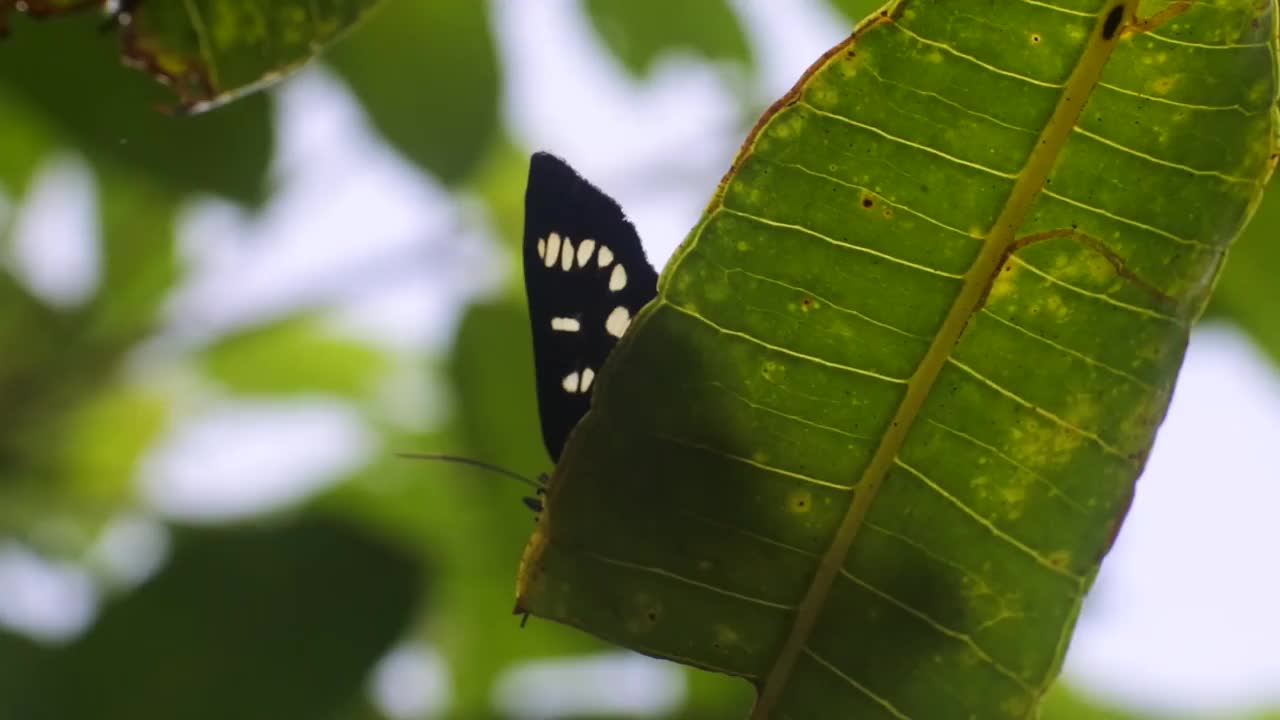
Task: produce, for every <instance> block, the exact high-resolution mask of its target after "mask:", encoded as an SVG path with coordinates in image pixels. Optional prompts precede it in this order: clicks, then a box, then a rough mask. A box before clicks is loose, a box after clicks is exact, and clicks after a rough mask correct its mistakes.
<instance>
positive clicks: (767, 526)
mask: <svg viewBox="0 0 1280 720" xmlns="http://www.w3.org/2000/svg"><path fill="white" fill-rule="evenodd" d="M1138 4H1139V3H1138V2H1137V0H1058V2H1047V1H1046V2H1040V1H1037V2H1019V3H1013V2H1000V3H989V4H982V5H981V6H979V5H978V4H977V3H955V2H941V1H935V2H922V1H916V2H908V1H901V0H900V1H899V2H896V3H893V4H891V5H890V6H889V7H887V8H886V10H885V11H884V12H882V13H881V14H879V15H877V16H874V17H873V18H871V19H870V20H868V21H866V22H865V23H863V24H862V25H861V26H860V27H859V30H858V32H857V33H856V34H855V35H854V36H853V37H852V38H850V39H849V40H847V41H845V42H844V43H842V44H840V45H839V46H837V47H836V48H833V49H832V50H831V51H830V52H829V53H828V54H827V55H825V56H824V57H822V58H821V59H820V60H819V61H818V62H817V63H816V64H815V65H814V66H813V67H812V68H811V69H810V71H809V72H808V73H806V75H805V76H804V77H803V78H802V79H801V81H800V82H799V84H798V85H797V86H796V87H795V89H794V90H793V91H792V92H791V93H789V94H788V95H787V96H786V97H784V98H783V99H782V100H781V101H780V102H778V103H777V104H775V106H774V107H773V108H772V109H771V110H770V111H769V112H768V113H766V115H765V117H764V118H763V119H762V120H761V122H760V124H759V125H758V126H757V128H756V130H755V131H754V132H753V133H752V135H751V136H750V137H749V138H748V141H747V143H746V144H745V146H744V147H743V149H742V151H741V153H740V154H739V156H738V157H737V159H736V160H735V162H734V164H733V167H732V169H731V171H730V173H729V175H728V176H727V177H726V179H725V181H724V182H723V184H722V185H721V187H720V189H719V190H718V191H717V193H716V195H715V196H714V198H713V200H712V202H711V205H710V207H709V208H708V210H707V213H706V215H705V216H704V217H703V219H702V221H701V222H700V223H699V224H698V226H697V227H695V228H694V230H693V232H692V233H691V234H690V236H689V237H688V239H686V241H685V242H684V244H683V245H682V246H681V248H680V249H679V250H678V251H677V253H676V256H675V258H674V259H673V260H672V262H671V263H670V265H668V267H667V268H666V270H665V272H664V273H663V277H662V280H661V282H660V288H659V296H658V298H657V299H656V300H655V301H654V302H653V303H651V304H650V305H649V306H648V307H647V308H646V309H645V310H644V311H642V313H641V314H640V315H639V316H638V317H637V318H636V320H635V322H634V323H633V324H632V327H631V329H630V331H629V332H628V334H627V335H626V336H625V337H624V338H623V340H622V341H621V343H620V344H619V346H618V348H617V350H616V351H615V352H614V354H613V356H612V357H611V358H610V360H609V363H608V364H607V365H606V367H605V368H604V369H603V371H602V372H601V373H600V374H599V376H598V380H597V386H596V390H595V392H596V395H595V399H594V404H593V407H592V409H591V411H590V412H589V413H588V414H587V416H586V417H585V418H584V419H583V420H582V422H581V423H580V424H579V426H578V427H577V429H576V430H575V431H574V433H573V435H572V436H571V437H570V439H569V442H568V444H567V446H566V448H565V451H564V454H563V456H562V458H561V462H560V464H559V465H558V466H557V467H556V470H555V473H554V475H553V477H552V480H551V490H550V497H549V498H548V501H547V510H546V512H545V513H544V514H543V516H542V521H541V523H540V524H539V527H538V528H537V530H536V532H535V534H534V537H533V538H532V540H531V541H530V545H529V547H528V549H527V551H526V555H525V561H524V564H523V566H522V570H521V573H520V579H519V588H518V596H519V602H520V604H521V606H522V607H523V608H525V609H528V610H530V611H532V612H533V613H535V614H538V615H542V616H544V617H548V618H552V619H555V620H558V621H561V622H564V623H568V624H570V625H574V626H577V627H580V628H583V629H586V630H589V631H590V632H593V633H595V634H598V635H601V636H603V637H605V638H608V639H612V640H615V641H617V642H620V643H623V644H626V645H628V646H630V647H633V648H636V649H638V650H641V651H643V652H646V653H650V654H654V655H658V656H662V657H668V658H672V659H677V660H680V661H683V662H686V663H690V664H694V665H697V666H701V667H704V668H709V669H713V670H719V671H722V672H726V673H731V674H735V675H739V676H742V677H744V678H746V679H747V680H749V681H750V682H751V683H753V684H754V685H756V686H757V687H758V689H759V697H758V699H757V703H756V707H755V709H754V710H753V715H752V717H753V718H760V719H762V718H792V719H793V720H799V719H801V718H828V717H857V718H907V717H915V718H923V717H927V718H931V719H932V718H971V717H980V718H1024V717H1028V716H1031V715H1032V714H1033V713H1034V712H1035V710H1036V706H1037V704H1038V702H1039V698H1040V697H1041V696H1042V694H1043V693H1044V692H1045V690H1046V689H1047V688H1048V687H1049V685H1050V683H1051V682H1052V680H1053V678H1054V677H1055V675H1056V674H1057V672H1058V667H1059V664H1060V662H1061V658H1062V654H1063V652H1064V651H1065V649H1066V646H1067V643H1068V640H1069V638H1070V634H1071V629H1072V627H1073V625H1074V622H1075V618H1076V614H1077V612H1078V609H1079V606H1080V602H1081V599H1082V598H1083V596H1084V594H1085V592H1086V591H1087V590H1088V588H1089V585H1090V583H1091V581H1092V579H1093V577H1094V575H1095V573H1096V572H1097V568H1098V564H1099V562H1100V561H1101V558H1102V556H1103V555H1104V554H1105V553H1106V551H1107V549H1108V548H1109V547H1110V544H1111V541H1112V539H1113V538H1114V537H1115V533H1116V531H1117V529H1118V527H1119V524H1120V522H1121V521H1122V519H1123V516H1124V513H1125V510H1126V509H1127V507H1128V504H1129V501H1130V498H1131V496H1132V492H1133V484H1134V482H1135V480H1136V478H1137V476H1138V474H1139V473H1140V471H1141V469H1142V467H1143V464H1144V462H1145V459H1146V456H1147V453H1148V451H1149V449H1150V446H1151V442H1152V439H1153V437H1154V434H1155V431H1156V427H1157V426H1158V424H1159V422H1160V420H1161V419H1162V417H1163V415H1164V412H1165V409H1166V407H1167V403H1168V400H1169V396H1170V393H1171V391H1172V388H1173V383H1174V376H1175V374H1176V372H1177V368H1178V367H1179V364H1180V362H1181V359H1182V355H1183V352H1184V349H1185V345H1186V341H1187V332H1188V328H1189V326H1190V325H1191V323H1192V322H1193V320H1194V319H1195V318H1196V317H1197V316H1198V314H1199V313H1200V311H1201V309H1202V308H1203V306H1204V304H1205V302H1206V301H1207V298H1208V295H1209V293H1210V290H1211V289H1212V285H1213V281H1214V278H1215V276H1216V274H1217V272H1218V269H1219V267H1220V266H1221V263H1222V259H1223V257H1224V255H1225V252H1226V248H1227V246H1228V245H1229V244H1230V242H1231V241H1232V239H1233V238H1234V237H1235V236H1236V235H1237V234H1238V233H1239V231H1240V229H1241V227H1242V226H1243V224H1244V223H1245V222H1246V220H1247V218H1248V216H1249V214H1250V212H1251V210H1252V208H1253V207H1255V206H1256V203H1257V202H1258V200H1259V198H1260V197H1261V193H1262V188H1263V185H1264V183H1265V180H1266V178H1267V177H1268V176H1269V174H1270V171H1271V169H1272V164H1273V163H1274V158H1273V153H1274V152H1275V147H1276V135H1277V125H1278V124H1280V122H1278V121H1277V116H1276V115H1277V114H1276V111H1275V109H1274V107H1273V105H1274V103H1275V100H1276V81H1275V78H1276V75H1277V72H1276V48H1275V44H1276V37H1277V25H1276V22H1277V20H1276V14H1277V11H1276V4H1275V2H1274V0H1273V1H1272V2H1266V3H1258V2H1256V0H1222V1H1221V2H1215V3H1195V4H1189V5H1187V4H1177V5H1176V6H1170V7H1171V8H1172V9H1173V10H1174V12H1170V13H1166V14H1165V15H1162V16H1160V18H1159V19H1160V20H1162V22H1153V23H1149V24H1148V23H1144V22H1140V21H1139V20H1137V19H1136V15H1135V11H1136V9H1137V6H1138ZM1161 7H1163V5H1162V4H1161V3H1149V4H1147V7H1146V8H1145V9H1147V10H1148V11H1151V10H1159V9H1161ZM1179 13H1180V14H1179ZM1144 17H1146V16H1144ZM1206 451H1208V450H1206Z"/></svg>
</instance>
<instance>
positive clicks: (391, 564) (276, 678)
mask: <svg viewBox="0 0 1280 720" xmlns="http://www.w3.org/2000/svg"><path fill="white" fill-rule="evenodd" d="M421 583H422V577H421V569H420V568H419V567H418V565H417V564H416V563H415V562H414V561H413V560H411V559H410V558H409V557H407V556H406V555H405V554H404V552H403V551H402V550H400V549H398V548H395V547H392V546H389V545H387V544H385V543H383V542H382V541H380V540H378V539H375V538H372V537H370V536H369V535H368V533H367V532H365V531H362V530H359V529H357V528H356V527H354V526H351V525H348V524H345V523H341V522H335V521H333V520H328V519H323V518H309V519H304V520H299V521H295V522H291V523H287V524H284V525H281V526H278V527H263V528H235V529H217V530H214V529H202V530H182V531H180V532H179V534H178V536H177V538H176V544H175V548H174V554H173V557H172V558H171V560H170V563H169V564H168V565H167V566H166V567H165V568H164V569H163V570H161V572H160V573H159V574H158V575H157V576H155V577H154V578H152V579H151V580H149V581H147V582H146V583H145V584H143V585H142V586H141V587H139V588H138V589H137V590H136V591H134V592H132V593H130V594H129V595H126V596H124V597H122V598H120V599H118V600H116V601H114V602H113V603H111V604H110V605H109V606H107V607H106V608H105V610H104V612H103V615H102V616H101V617H100V618H99V619H98V620H97V622H96V623H95V624H94V625H93V626H92V627H91V628H90V629H89V631H88V632H87V634H86V635H85V636H83V637H81V638H79V639H77V640H76V641H75V642H74V643H72V644H70V645H68V646H66V647H63V648H57V649H52V650H48V651H43V652H41V651H34V654H33V649H31V648H29V647H24V646H23V645H22V644H21V643H20V642H6V641H5V639H4V637H3V636H0V659H3V658H4V656H5V655H8V654H10V653H11V652H20V653H21V654H20V655H19V657H20V658H21V657H33V658H36V659H39V660H40V661H41V663H40V665H39V667H38V668H36V670H35V671H28V672H27V678H26V682H24V683H23V686H22V687H20V688H17V690H16V691H15V692H13V693H5V694H3V696H0V717H5V718H28V719H30V720H61V719H63V718H96V719H98V720H114V719H117V718H118V719H119V720H126V719H127V720H150V719H152V718H154V719H155V720H161V719H163V720H172V719H173V718H184V720H204V719H206V718H207V719H208V720H226V719H227V718H239V719H241V720H250V719H254V718H261V719H262V720H268V719H270V720H279V719H280V718H331V717H336V716H337V713H338V712H339V711H341V710H342V709H344V708H345V707H347V706H348V705H350V704H351V703H353V702H356V701H357V699H358V698H359V697H360V696H361V695H362V694H363V692H364V687H365V681H366V679H367V675H368V672H369V670H370V668H371V666H372V664H373V662H374V661H375V660H377V659H378V658H379V657H380V656H381V655H382V654H383V653H384V652H385V651H386V650H387V649H388V647H389V646H390V644H391V643H392V642H393V641H395V640H396V639H397V638H398V637H399V635H400V634H401V633H402V632H404V630H405V628H406V625H407V624H408V622H409V620H410V618H411V614H410V613H411V610H412V609H413V608H415V607H416V604H417V601H418V593H419V588H420V584H421ZM6 673H7V671H6ZM2 685H3V684H2V683H0V686H2Z"/></svg>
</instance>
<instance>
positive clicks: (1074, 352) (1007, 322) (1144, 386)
mask: <svg viewBox="0 0 1280 720" xmlns="http://www.w3.org/2000/svg"><path fill="white" fill-rule="evenodd" d="M978 312H980V313H982V314H983V315H985V316H987V317H990V318H993V319H994V320H996V321H998V322H1000V323H1001V324H1003V325H1006V326H1008V327H1011V328H1013V329H1014V330H1016V331H1018V332H1020V333H1022V334H1024V335H1026V336H1028V337H1032V338H1035V339H1036V340H1038V341H1040V342H1042V343H1044V344H1045V345H1048V346H1050V347H1052V348H1054V349H1056V350H1058V351H1059V352H1062V353H1064V354H1066V355H1070V356H1071V357H1074V358H1077V359H1079V360H1082V361H1084V362H1086V363H1088V364H1090V365H1093V366H1094V367H1098V368H1102V369H1103V370H1106V371H1107V372H1109V373H1112V374H1114V375H1117V376H1119V377H1122V378H1124V379H1126V380H1128V381H1129V382H1132V383H1133V384H1135V385H1137V386H1138V387H1140V388H1142V389H1144V390H1153V389H1154V387H1153V386H1152V385H1151V383H1149V382H1147V381H1145V380H1143V379H1141V378H1139V377H1138V376H1136V375H1134V374H1132V373H1129V372H1126V371H1124V370H1121V369H1120V368H1117V367H1113V366H1111V365H1108V364H1107V363H1104V362H1102V361H1101V360H1098V359H1097V358H1094V357H1091V356H1089V355H1086V354H1085V353H1082V352H1080V351H1079V350H1074V349H1072V348H1069V347H1067V346H1066V345H1063V344H1061V343H1056V342H1054V341H1052V340H1050V339H1049V338H1047V337H1045V336H1044V335H1041V334H1040V333H1038V332H1035V331H1033V330H1028V329H1027V328H1024V327H1022V326H1021V325H1019V324H1017V323H1015V322H1013V321H1011V320H1008V319H1006V318H1003V317H1001V316H999V315H997V314H995V313H993V312H991V310H990V309H989V308H985V307H984V308H982V309H981V310H979V311H978Z"/></svg>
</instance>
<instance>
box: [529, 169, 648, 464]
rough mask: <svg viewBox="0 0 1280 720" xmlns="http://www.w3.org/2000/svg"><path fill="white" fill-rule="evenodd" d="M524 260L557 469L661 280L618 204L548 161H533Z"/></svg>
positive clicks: (543, 415) (542, 399)
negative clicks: (613, 354) (622, 341)
mask: <svg viewBox="0 0 1280 720" xmlns="http://www.w3.org/2000/svg"><path fill="white" fill-rule="evenodd" d="M522 254H523V261H524V282H525V293H526V296H527V298H528V302H529V321H530V326H531V330H532V332H533V355H534V377H535V382H536V387H537V393H538V414H539V416H540V420H541V425H542V439H543V444H544V445H546V448H547V452H548V453H549V454H550V455H551V459H552V460H559V458H560V451H561V450H562V449H563V447H564V443H565V440H566V439H567V438H568V436H569V433H570V432H571V431H572V430H573V427H574V426H575V425H577V423H578V420H579V419H581V417H582V416H583V414H585V413H586V411H587V409H588V408H589V407H590V405H591V392H592V390H593V388H594V385H595V382H596V377H597V375H598V374H599V373H600V370H601V368H602V367H603V365H604V362H605V359H606V358H607V357H608V355H609V353H610V351H612V350H613V347H614V345H616V344H617V341H618V339H619V338H621V337H622V335H623V333H625V332H626V330H627V328H628V327H629V326H630V324H631V319H632V318H634V317H635V315H636V313H637V312H639V311H640V308H642V307H644V306H645V305H646V304H647V303H648V302H649V301H650V300H652V299H653V298H654V296H656V295H657V286H658V274H657V272H656V271H655V270H654V269H653V266H652V265H650V264H649V261H648V260H647V259H646V258H645V254H644V248H643V247H642V246H641V244H640V237H639V235H638V234H637V233H636V229H635V227H634V226H633V225H632V224H631V222H630V221H628V220H627V218H626V215H625V214H623V212H622V208H621V207H620V206H619V205H618V203H617V202H615V201H614V200H613V199H612V198H610V197H609V196H608V195H606V194H604V193H603V192H601V191H600V190H599V189H598V188H596V187H595V186H594V185H592V184H591V183H589V182H587V181H586V180H585V179H583V178H582V176H581V175H579V174H578V173H577V172H575V171H574V170H573V168H571V167H569V165H568V164H566V163H565V162H564V161H563V160H560V159H559V158H557V157H555V156H554V155H550V154H548V153H535V154H534V155H533V157H532V158H531V159H530V162H529V183H528V186H527V189H526V192H525V225H524V243H523V251H522Z"/></svg>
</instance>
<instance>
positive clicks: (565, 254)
mask: <svg viewBox="0 0 1280 720" xmlns="http://www.w3.org/2000/svg"><path fill="white" fill-rule="evenodd" d="M572 267H573V243H571V242H569V238H565V239H564V248H563V249H561V251H560V269H561V270H566V271H567V270H569V269H570V268H572Z"/></svg>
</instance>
